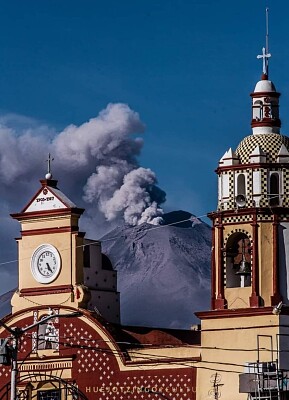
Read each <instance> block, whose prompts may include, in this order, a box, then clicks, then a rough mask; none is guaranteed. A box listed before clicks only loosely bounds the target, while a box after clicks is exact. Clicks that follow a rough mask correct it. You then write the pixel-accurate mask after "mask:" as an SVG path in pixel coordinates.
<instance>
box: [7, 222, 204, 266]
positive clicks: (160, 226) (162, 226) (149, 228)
mask: <svg viewBox="0 0 289 400" xmlns="http://www.w3.org/2000/svg"><path fill="white" fill-rule="evenodd" d="M206 216H207V215H206V214H204V215H200V216H194V217H193V216H191V217H190V218H187V219H183V220H180V221H176V222H171V223H170V224H166V225H157V226H156V225H152V224H150V225H151V227H147V229H145V231H144V232H146V231H151V230H154V229H161V228H166V227H167V226H173V225H178V224H181V223H184V222H189V221H191V222H194V221H195V220H199V219H200V218H203V217H206ZM53 219H58V218H57V217H52V218H50V219H49V220H53ZM133 228H136V227H133ZM120 237H124V235H120V236H119V235H118V236H114V237H112V238H107V239H95V240H93V241H92V242H91V243H85V244H83V245H79V246H76V249H77V248H80V247H82V248H84V247H86V246H92V245H94V244H98V243H105V242H109V241H111V240H116V239H119V238H120ZM87 240H89V239H87ZM26 248H27V247H26ZM30 248H31V249H32V248H34V247H32V246H31V247H30ZM69 250H70V247H69V248H64V249H61V251H62V252H63V251H69ZM24 260H30V257H25V258H21V259H16V260H10V261H3V262H0V266H1V265H7V264H13V263H16V262H18V263H20V262H22V261H24Z"/></svg>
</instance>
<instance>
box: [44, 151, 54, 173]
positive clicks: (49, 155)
mask: <svg viewBox="0 0 289 400" xmlns="http://www.w3.org/2000/svg"><path fill="white" fill-rule="evenodd" d="M46 161H47V174H46V175H45V178H46V179H51V178H52V173H51V162H52V161H54V158H53V157H51V154H50V153H48V159H47V160H46Z"/></svg>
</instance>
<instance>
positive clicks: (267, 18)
mask: <svg viewBox="0 0 289 400" xmlns="http://www.w3.org/2000/svg"><path fill="white" fill-rule="evenodd" d="M266 54H267V55H268V56H269V8H268V7H266ZM270 56H271V54H270ZM268 69H269V60H268V58H266V70H267V75H268Z"/></svg>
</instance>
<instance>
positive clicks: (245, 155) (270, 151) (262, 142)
mask: <svg viewBox="0 0 289 400" xmlns="http://www.w3.org/2000/svg"><path fill="white" fill-rule="evenodd" d="M282 144H284V145H285V147H286V148H287V150H289V138H288V137H287V136H283V135H280V134H277V133H266V134H265V133H263V134H259V135H250V136H247V137H245V138H244V139H243V140H242V141H241V143H240V144H239V146H238V147H237V149H236V155H237V156H239V157H240V161H241V163H242V164H247V163H249V156H250V154H251V153H252V151H253V150H254V149H255V148H256V146H258V145H259V146H260V147H261V149H262V150H263V151H264V152H265V153H266V155H267V162H276V160H277V156H278V153H279V150H280V147H281V145H282Z"/></svg>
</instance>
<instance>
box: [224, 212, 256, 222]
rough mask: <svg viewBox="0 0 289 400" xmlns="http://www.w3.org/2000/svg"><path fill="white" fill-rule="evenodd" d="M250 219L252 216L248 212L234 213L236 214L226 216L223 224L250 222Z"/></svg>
mask: <svg viewBox="0 0 289 400" xmlns="http://www.w3.org/2000/svg"><path fill="white" fill-rule="evenodd" d="M250 221H252V217H251V215H250V214H248V215H239V214H237V213H236V215H234V216H231V217H227V218H224V219H223V223H224V224H232V223H238V222H250Z"/></svg>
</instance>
